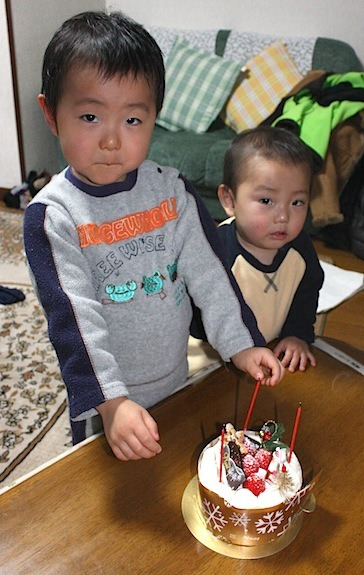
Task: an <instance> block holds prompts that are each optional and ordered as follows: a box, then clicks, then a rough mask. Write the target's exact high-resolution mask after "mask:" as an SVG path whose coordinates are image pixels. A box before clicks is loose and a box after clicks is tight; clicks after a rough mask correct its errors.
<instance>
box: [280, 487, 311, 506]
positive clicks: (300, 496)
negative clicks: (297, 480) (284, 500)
mask: <svg viewBox="0 0 364 575" xmlns="http://www.w3.org/2000/svg"><path fill="white" fill-rule="evenodd" d="M312 487H313V485H311V484H310V485H307V486H306V487H304V488H303V489H301V491H298V492H297V493H296V495H295V496H294V497H292V499H291V500H290V501H289V502H288V505H287V507H286V509H285V511H288V510H289V509H292V508H293V507H295V506H296V505H298V504H299V503H301V501H302V499H303V498H304V497H305V496H306V495H307V493H308V492H309V491H311V489H312Z"/></svg>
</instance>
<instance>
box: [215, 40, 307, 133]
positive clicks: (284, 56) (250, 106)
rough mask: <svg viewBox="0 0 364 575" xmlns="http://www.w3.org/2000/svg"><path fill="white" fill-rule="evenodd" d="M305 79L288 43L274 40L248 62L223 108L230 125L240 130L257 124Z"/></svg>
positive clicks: (236, 130) (224, 116)
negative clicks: (291, 54) (291, 55)
mask: <svg viewBox="0 0 364 575" xmlns="http://www.w3.org/2000/svg"><path fill="white" fill-rule="evenodd" d="M301 79H302V75H301V74H300V72H299V71H298V69H297V68H296V65H295V63H294V62H293V60H292V59H291V58H290V56H289V54H288V52H287V50H286V49H285V47H284V44H282V42H279V41H278V42H273V44H271V45H270V46H268V48H266V49H265V50H263V51H262V52H261V53H260V54H258V55H257V56H255V57H254V58H252V59H251V60H249V61H248V62H247V63H246V66H245V70H244V71H243V72H242V73H241V76H240V78H239V80H238V82H237V84H236V86H235V88H234V90H233V93H232V95H231V97H230V98H229V100H228V102H227V104H226V107H225V108H224V110H223V112H222V114H223V119H224V121H225V123H226V125H227V126H229V127H230V128H232V129H233V130H234V131H235V132H237V133H240V132H242V131H243V130H246V129H248V128H254V127H255V126H257V125H258V124H260V123H261V122H262V121H263V120H265V119H266V118H267V117H268V116H270V114H271V113H272V112H273V111H274V110H275V108H276V106H277V105H278V104H279V102H280V101H281V100H282V98H284V96H286V95H287V94H288V92H289V91H290V90H291V88H293V86H294V85H295V84H297V83H298V82H299V81H300V80H301Z"/></svg>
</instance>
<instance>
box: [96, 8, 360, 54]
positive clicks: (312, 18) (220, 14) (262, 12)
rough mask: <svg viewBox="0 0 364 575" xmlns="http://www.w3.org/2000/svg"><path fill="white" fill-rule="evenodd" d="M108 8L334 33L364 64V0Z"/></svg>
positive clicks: (146, 19) (159, 21)
mask: <svg viewBox="0 0 364 575" xmlns="http://www.w3.org/2000/svg"><path fill="white" fill-rule="evenodd" d="M106 7H107V8H108V9H118V10H123V11H124V12H125V13H126V14H128V15H129V16H131V17H132V18H134V19H135V20H137V21H139V22H140V23H141V24H144V25H155V26H170V27H175V28H205V29H207V28H227V29H229V28H234V29H235V30H246V31H253V32H261V33H263V34H268V33H272V34H282V35H285V36H314V37H315V36H324V37H329V38H335V39H337V40H343V41H346V42H348V43H349V44H350V45H351V46H352V47H353V48H354V50H355V51H356V53H357V55H358V57H359V58H360V60H361V62H362V63H364V30H363V25H364V1H363V0H134V1H131V0H106Z"/></svg>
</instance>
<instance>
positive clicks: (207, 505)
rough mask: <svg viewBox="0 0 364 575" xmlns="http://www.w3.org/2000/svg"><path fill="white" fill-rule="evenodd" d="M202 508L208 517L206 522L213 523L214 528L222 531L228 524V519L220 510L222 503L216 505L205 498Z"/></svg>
mask: <svg viewBox="0 0 364 575" xmlns="http://www.w3.org/2000/svg"><path fill="white" fill-rule="evenodd" d="M202 508H203V512H204V515H205V518H206V524H207V525H211V526H212V527H213V529H216V530H217V531H219V532H220V531H221V530H222V529H223V528H224V526H225V525H226V524H227V520H226V519H225V517H224V515H223V514H222V512H221V511H220V505H214V504H213V503H212V502H211V501H208V500H207V499H206V498H205V499H204V500H203V502H202Z"/></svg>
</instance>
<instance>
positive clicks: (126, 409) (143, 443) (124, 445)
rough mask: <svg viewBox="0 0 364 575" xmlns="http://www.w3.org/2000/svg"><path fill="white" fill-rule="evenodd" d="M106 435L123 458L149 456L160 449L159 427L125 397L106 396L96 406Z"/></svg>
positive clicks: (126, 459) (112, 446)
mask: <svg viewBox="0 0 364 575" xmlns="http://www.w3.org/2000/svg"><path fill="white" fill-rule="evenodd" d="M97 410H98V411H99V413H100V414H101V417H102V421H103V424H104V431H105V436H106V439H107V441H108V443H109V445H110V447H111V449H112V451H113V453H114V455H115V456H116V457H117V458H118V459H121V460H122V461H129V460H131V459H142V458H144V459H149V458H151V457H154V456H155V455H157V453H160V452H161V451H162V448H161V446H160V445H159V443H158V441H159V434H158V427H157V424H156V422H155V421H154V419H153V418H152V416H151V415H150V414H149V413H148V411H147V410H146V409H144V408H143V407H141V406H140V405H138V404H137V403H135V402H134V401H131V400H130V399H128V398H127V397H118V398H115V399H109V400H108V401H105V402H104V403H102V404H101V405H99V406H98V408H97Z"/></svg>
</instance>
